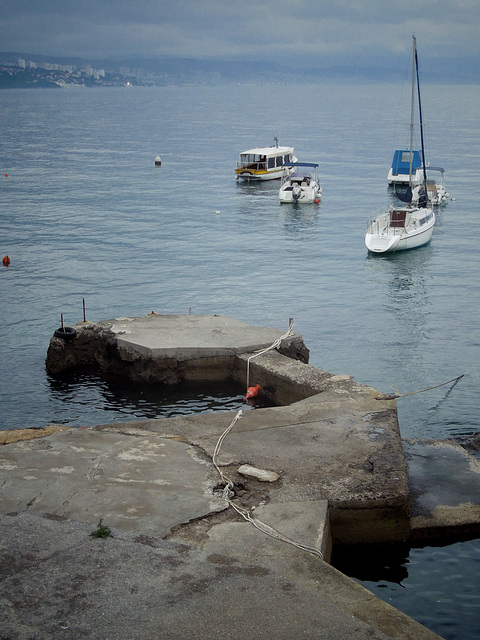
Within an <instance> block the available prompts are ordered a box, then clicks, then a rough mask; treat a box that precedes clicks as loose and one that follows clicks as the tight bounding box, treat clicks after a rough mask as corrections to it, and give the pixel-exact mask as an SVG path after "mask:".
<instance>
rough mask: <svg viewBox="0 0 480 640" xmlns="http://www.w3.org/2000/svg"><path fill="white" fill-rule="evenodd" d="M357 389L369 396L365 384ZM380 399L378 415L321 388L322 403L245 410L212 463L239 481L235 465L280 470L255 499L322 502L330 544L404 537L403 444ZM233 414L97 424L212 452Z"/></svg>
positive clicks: (365, 403)
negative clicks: (171, 439) (277, 477)
mask: <svg viewBox="0 0 480 640" xmlns="http://www.w3.org/2000/svg"><path fill="white" fill-rule="evenodd" d="M362 391H363V393H364V394H365V395H366V396H369V388H368V387H362ZM370 392H371V393H372V394H375V390H370ZM371 402H372V403H373V402H375V401H374V400H372V399H371ZM382 404H383V403H378V402H377V403H376V404H375V405H373V406H374V407H376V408H377V409H378V413H374V412H368V411H367V410H366V407H368V406H369V402H368V399H367V398H366V397H363V404H362V402H360V401H359V402H358V404H357V403H355V402H353V401H351V402H350V403H349V402H348V401H347V402H346V403H345V402H339V401H338V399H337V400H335V398H334V397H332V395H328V394H327V395H326V396H325V400H324V401H322V402H320V401H318V402H315V401H314V399H311V402H307V401H303V402H299V403H296V404H293V405H290V406H289V407H272V408H266V409H256V410H254V411H247V412H245V414H244V416H243V417H242V418H241V419H240V420H239V421H238V422H237V423H236V425H235V428H234V430H232V431H231V432H230V433H229V434H228V437H227V438H226V439H225V440H224V442H223V445H222V448H221V450H220V453H219V455H218V464H219V465H221V466H222V468H224V469H225V473H227V475H230V477H231V478H232V479H233V480H234V481H235V482H238V483H240V484H241V483H242V482H243V479H242V478H241V477H240V476H239V475H238V472H237V469H238V467H239V466H240V465H242V464H252V465H253V466H255V467H259V468H262V469H267V470H269V471H274V472H276V473H278V474H279V475H280V480H279V481H278V482H277V483H271V484H269V485H268V487H267V488H266V487H265V486H263V485H264V483H261V482H258V483H256V485H257V486H256V490H255V494H254V496H255V497H256V496H257V494H259V495H261V493H262V492H263V493H266V492H267V490H268V499H269V500H270V501H271V502H275V503H282V502H306V501H315V500H328V502H329V510H330V520H331V524H332V536H333V540H334V542H336V543H339V542H341V543H345V544H350V543H368V542H399V541H405V540H408V538H409V536H410V496H409V489H408V482H407V474H406V465H405V460H404V457H403V448H402V443H401V439H400V435H399V431H398V424H397V422H396V420H395V416H390V422H389V421H388V419H387V418H386V416H385V411H386V410H385V408H384V407H382ZM371 408H372V407H371V406H370V409H371ZM233 416H234V414H230V413H215V414H202V415H194V416H184V417H177V418H170V419H168V420H148V421H143V422H137V423H124V424H123V425H104V426H102V425H99V426H98V427H97V429H101V430H106V431H110V430H113V431H116V430H117V429H122V430H126V431H125V432H129V430H131V429H135V428H137V427H139V428H141V429H142V430H145V431H152V432H155V433H158V434H160V435H163V436H165V437H178V438H181V439H182V440H183V441H185V442H188V443H190V444H192V445H195V446H197V447H200V448H201V450H202V451H205V452H206V454H207V455H208V456H209V457H212V456H213V453H214V450H215V447H216V444H217V442H218V440H219V438H220V436H221V435H222V433H223V432H224V430H225V429H227V427H228V426H229V424H230V422H231V420H232V418H233ZM252 482H253V481H252Z"/></svg>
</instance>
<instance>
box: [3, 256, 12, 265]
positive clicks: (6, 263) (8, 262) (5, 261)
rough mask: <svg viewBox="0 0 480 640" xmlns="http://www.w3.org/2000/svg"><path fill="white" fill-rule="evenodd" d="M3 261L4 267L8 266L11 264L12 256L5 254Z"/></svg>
mask: <svg viewBox="0 0 480 640" xmlns="http://www.w3.org/2000/svg"><path fill="white" fill-rule="evenodd" d="M2 262H3V266H4V267H8V265H9V264H10V258H9V257H8V256H3V260H2Z"/></svg>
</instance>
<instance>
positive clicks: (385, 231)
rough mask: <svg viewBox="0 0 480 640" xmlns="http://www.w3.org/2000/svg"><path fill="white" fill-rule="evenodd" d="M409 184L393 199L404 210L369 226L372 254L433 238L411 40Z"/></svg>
mask: <svg viewBox="0 0 480 640" xmlns="http://www.w3.org/2000/svg"><path fill="white" fill-rule="evenodd" d="M415 87H416V94H417V99H418V111H419V115H420V139H421V150H422V172H423V182H422V186H423V187H424V191H423V193H421V194H419V198H418V202H417V204H416V205H413V204H412V189H413V188H414V187H413V185H412V156H413V116H414V97H415ZM409 167H410V170H409V176H410V183H409V186H408V189H407V191H406V192H405V193H403V194H400V193H396V196H397V197H398V198H399V199H401V200H403V201H404V202H407V203H408V206H407V207H392V206H391V207H390V208H389V210H388V211H386V212H385V213H382V214H380V215H379V216H377V217H376V218H374V219H373V220H371V221H370V222H369V225H368V228H367V232H366V234H365V245H366V247H367V249H368V250H369V251H371V252H372V253H393V252H395V251H402V250H405V249H415V248H416V247H421V246H423V245H425V244H427V243H428V242H429V241H430V238H431V237H432V233H433V228H434V226H435V222H436V218H435V213H434V212H433V210H432V209H429V208H428V207H427V197H426V193H427V185H426V183H427V172H426V168H425V145H424V140H423V120H422V105H421V100H420V82H419V77H418V58H417V41H416V38H415V36H413V62H412V102H411V111H410V162H409Z"/></svg>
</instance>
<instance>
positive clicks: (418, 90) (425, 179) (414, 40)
mask: <svg viewBox="0 0 480 640" xmlns="http://www.w3.org/2000/svg"><path fill="white" fill-rule="evenodd" d="M412 37H413V44H414V50H415V69H416V72H417V73H416V75H417V95H418V115H419V117H420V143H421V147H422V164H423V183H424V184H425V185H426V183H427V169H426V164H425V147H424V141H423V116H422V101H421V100H420V78H419V74H418V56H417V40H416V38H415V36H412Z"/></svg>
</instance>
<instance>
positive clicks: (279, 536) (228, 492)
mask: <svg viewBox="0 0 480 640" xmlns="http://www.w3.org/2000/svg"><path fill="white" fill-rule="evenodd" d="M242 414H243V411H242V410H241V409H240V410H239V411H237V414H236V415H235V418H234V419H233V420H232V422H231V423H230V425H229V426H228V427H227V428H226V429H225V431H224V432H223V433H222V435H221V436H220V438H219V439H218V442H217V444H216V445H215V449H214V452H213V458H212V460H213V464H214V465H215V468H216V470H217V471H218V474H219V475H220V478H221V479H222V482H224V483H225V486H224V488H223V492H222V497H223V499H224V500H225V501H226V502H227V503H228V504H229V505H230V506H231V507H233V509H235V511H236V512H237V513H238V514H239V515H241V516H242V518H244V519H245V520H246V521H247V522H250V523H251V524H253V526H254V527H256V528H257V529H259V531H262V533H265V534H267V535H268V536H270V537H272V538H275V539H276V540H281V541H282V542H286V543H288V544H291V545H293V546H294V547H297V549H301V550H302V551H307V552H308V553H311V554H313V555H316V556H317V557H319V558H320V559H321V560H323V554H322V552H321V551H319V550H318V549H315V547H309V546H307V545H304V544H300V543H298V542H295V541H294V540H291V539H290V538H288V537H287V536H285V535H283V533H280V532H279V531H277V530H276V529H274V528H273V527H271V526H270V525H268V524H265V522H262V521H261V520H258V519H257V518H253V517H252V515H251V514H250V511H249V510H248V509H245V508H243V507H241V506H239V505H238V504H235V503H234V502H233V501H232V499H231V498H232V496H233V495H234V493H233V491H232V489H233V482H232V480H230V478H228V477H227V476H226V475H225V474H224V473H223V471H222V470H221V469H220V467H219V466H218V464H217V460H216V459H217V456H218V454H219V453H220V449H221V446H222V444H223V441H224V440H225V438H226V437H227V435H228V434H229V433H230V431H231V430H232V429H233V427H234V425H235V423H236V422H237V420H239V419H240V418H241V417H242Z"/></svg>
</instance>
